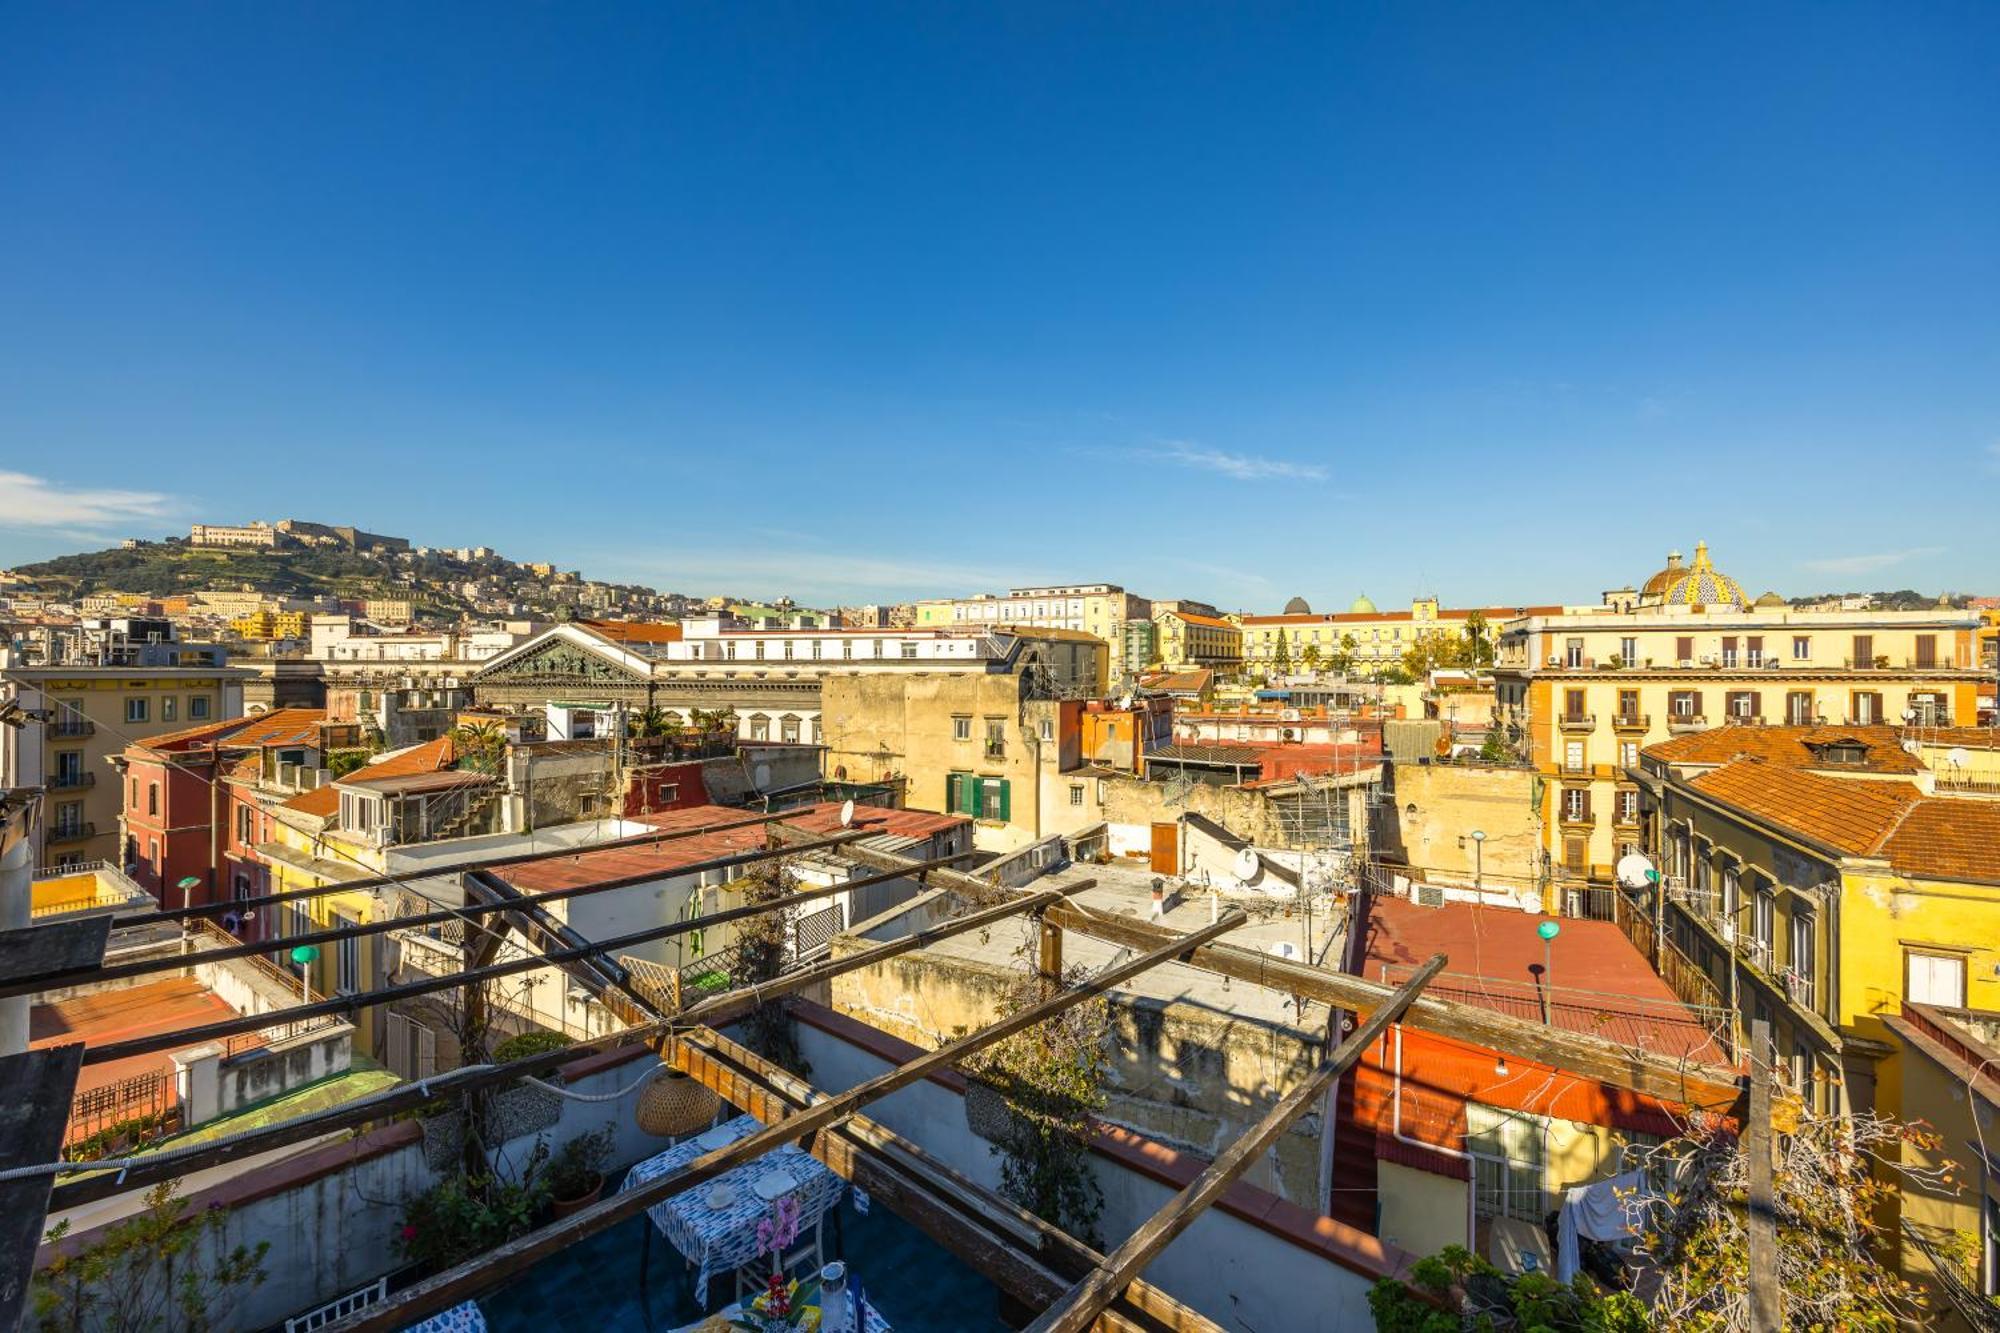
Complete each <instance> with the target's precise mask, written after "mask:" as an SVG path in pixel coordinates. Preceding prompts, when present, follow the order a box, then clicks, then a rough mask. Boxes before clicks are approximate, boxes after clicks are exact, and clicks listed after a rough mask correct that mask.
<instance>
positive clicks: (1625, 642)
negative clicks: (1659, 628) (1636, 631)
mask: <svg viewBox="0 0 2000 1333" xmlns="http://www.w3.org/2000/svg"><path fill="white" fill-rule="evenodd" d="M1618 660H1619V661H1621V662H1623V663H1624V664H1625V665H1626V666H1637V665H1638V663H1639V641H1638V640H1637V639H1634V638H1630V637H1627V638H1623V639H1620V640H1619V641H1618Z"/></svg>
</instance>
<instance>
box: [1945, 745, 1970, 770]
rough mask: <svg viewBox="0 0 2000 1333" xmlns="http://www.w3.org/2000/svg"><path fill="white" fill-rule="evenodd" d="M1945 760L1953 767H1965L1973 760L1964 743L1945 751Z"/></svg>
mask: <svg viewBox="0 0 2000 1333" xmlns="http://www.w3.org/2000/svg"><path fill="white" fill-rule="evenodd" d="M1944 761H1945V762H1946V763H1947V764H1950V765H1951V766H1952V767H1953V768H1964V767H1965V766H1966V765H1967V764H1969V763H1971V762H1972V756H1971V755H1969V754H1967V753H1966V752H1965V747H1964V746H1963V745H1954V746H1952V747H1951V749H1950V750H1948V751H1946V752H1945V756H1944Z"/></svg>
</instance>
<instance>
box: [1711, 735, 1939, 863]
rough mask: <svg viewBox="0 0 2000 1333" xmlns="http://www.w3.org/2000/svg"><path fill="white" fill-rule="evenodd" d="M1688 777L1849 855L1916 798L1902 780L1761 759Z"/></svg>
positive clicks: (1870, 845) (1866, 849)
mask: <svg viewBox="0 0 2000 1333" xmlns="http://www.w3.org/2000/svg"><path fill="white" fill-rule="evenodd" d="M1691 782H1692V785H1693V786H1694V788H1695V789H1696V790H1697V791H1700V792H1702V793H1704V794H1705V795H1708V796H1713V797H1714V798H1715V799H1717V800H1719V801H1723V802H1725V803H1727V804H1729V805H1731V806H1734V807H1735V808H1736V809H1738V810H1741V811H1743V812H1744V813H1745V814H1748V815H1753V816H1755V817H1757V818H1759V819H1762V820H1764V821H1766V822H1768V823H1770V824H1773V825H1776V826H1777V827H1778V828H1781V829H1783V830H1785V831H1786V832H1788V833H1792V834H1794V835H1796V836H1798V837H1802V838H1808V839H1811V840H1812V841H1814V842H1818V843H1822V844H1825V845H1826V846H1829V847H1834V848H1837V849H1839V850H1840V851H1842V852H1845V853H1847V854H1848V855H1850V856H1867V855H1869V854H1871V853H1872V852H1873V851H1874V849H1875V848H1876V846H1877V845H1878V844H1880V843H1881V841H1882V839H1883V838H1884V836H1885V835H1887V834H1888V833H1889V832H1890V831H1891V830H1892V829H1894V828H1895V826H1896V825H1897V823H1898V822H1900V821H1901V819H1902V818H1903V816H1905V815H1907V814H1908V813H1909V812H1910V810H1911V808H1912V807H1913V806H1915V805H1916V804H1917V803H1918V801H1919V800H1920V799H1921V798H1920V796H1919V794H1918V791H1917V789H1916V787H1915V786H1914V785H1913V784H1911V783H1908V782H1860V781H1855V780H1853V779H1850V778H1829V777H1821V776H1820V775H1819V774H1817V773H1809V772H1807V771H1806V770H1805V769H1803V768H1787V767H1785V766H1784V765H1782V764H1776V763H1772V762H1770V761H1769V760H1766V759H1738V760H1736V761H1735V762H1733V763H1728V764H1724V765H1723V766H1722V767H1721V768H1717V769H1712V770H1710V771H1709V772H1706V773H1702V774H1700V775H1698V776H1696V777H1695V778H1693V779H1692V780H1691Z"/></svg>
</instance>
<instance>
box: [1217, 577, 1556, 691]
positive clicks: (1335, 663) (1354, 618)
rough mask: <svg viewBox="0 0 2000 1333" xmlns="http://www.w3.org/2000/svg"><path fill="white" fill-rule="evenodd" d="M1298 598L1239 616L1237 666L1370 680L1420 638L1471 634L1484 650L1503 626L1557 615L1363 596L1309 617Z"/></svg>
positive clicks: (1545, 610)
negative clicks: (1265, 612) (1335, 672)
mask: <svg viewBox="0 0 2000 1333" xmlns="http://www.w3.org/2000/svg"><path fill="white" fill-rule="evenodd" d="M1303 608H1305V602H1304V600H1303V599H1301V598H1296V597H1295V598H1293V599H1292V601H1291V604H1290V605H1288V606H1287V607H1286V609H1285V611H1284V613H1283V614H1281V615H1275V616H1245V617H1243V661H1244V664H1245V665H1246V666H1252V667H1260V668H1263V669H1265V670H1270V669H1272V668H1275V667H1279V666H1281V665H1284V666H1289V667H1290V668H1291V669H1293V670H1300V669H1306V668H1311V667H1326V668H1330V669H1334V668H1343V667H1344V668H1345V669H1346V671H1347V672H1348V673H1349V674H1351V675H1359V676H1366V675H1373V674H1375V673H1376V672H1379V671H1386V670H1388V669H1389V668H1391V667H1396V666H1400V665H1401V664H1402V661H1403V655H1404V654H1405V653H1407V652H1409V651H1410V649H1411V648H1413V647H1415V646H1416V645H1417V644H1418V643H1420V642H1421V641H1422V640H1423V639H1424V638H1425V636H1427V635H1434V634H1448V635H1451V636H1452V637H1453V638H1457V639H1469V638H1470V637H1471V636H1472V635H1474V634H1477V635H1479V636H1481V637H1483V638H1485V639H1486V641H1487V643H1488V644H1489V645H1490V644H1491V642H1492V640H1491V635H1492V634H1493V632H1494V631H1495V630H1496V629H1497V628H1498V627H1499V626H1500V624H1501V623H1502V622H1503V621H1507V620H1512V619H1515V618H1518V617H1520V616H1522V615H1548V614H1553V613H1556V612H1559V611H1560V610H1561V608H1560V607H1554V606H1531V607H1520V606H1468V607H1447V606H1440V605H1439V603H1438V599H1437V598H1435V597H1418V598H1415V599H1413V600H1412V601H1411V602H1410V607H1409V609H1408V610H1407V611H1383V610H1380V609H1378V608H1377V607H1376V605H1375V603H1374V602H1372V601H1370V600H1369V599H1368V597H1367V596H1366V594H1364V595H1362V596H1360V597H1357V598H1355V599H1354V602H1353V605H1351V606H1349V607H1348V609H1347V610H1345V611H1339V612H1330V613H1324V614H1315V613H1314V612H1312V611H1311V610H1309V609H1303Z"/></svg>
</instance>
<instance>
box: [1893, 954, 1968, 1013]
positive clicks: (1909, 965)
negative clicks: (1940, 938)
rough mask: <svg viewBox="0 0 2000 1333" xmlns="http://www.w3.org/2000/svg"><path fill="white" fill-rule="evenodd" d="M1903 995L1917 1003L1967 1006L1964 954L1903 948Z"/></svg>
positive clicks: (1960, 1007) (1959, 1007)
mask: <svg viewBox="0 0 2000 1333" xmlns="http://www.w3.org/2000/svg"><path fill="white" fill-rule="evenodd" d="M1903 996H1904V998H1905V999H1909V1000H1913V1001H1915V1002H1916V1003H1918V1004H1937V1005H1943V1006H1944V1007H1945V1008H1947V1009H1962V1008H1964V1007H1965V955H1964V954H1957V953H1949V954H1948V953H1927V952H1924V951H1921V950H1916V949H1905V950H1903Z"/></svg>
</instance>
